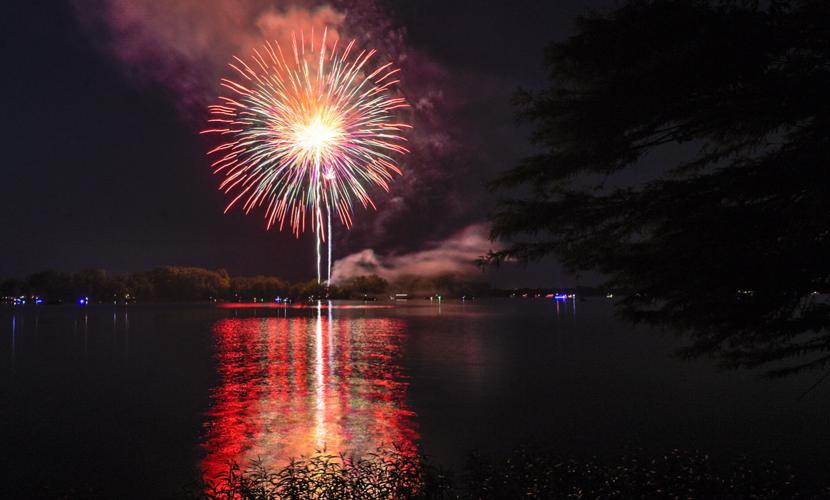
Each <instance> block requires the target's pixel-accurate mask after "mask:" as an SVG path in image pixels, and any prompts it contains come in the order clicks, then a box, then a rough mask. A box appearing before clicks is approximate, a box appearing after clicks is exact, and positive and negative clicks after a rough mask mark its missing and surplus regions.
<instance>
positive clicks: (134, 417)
mask: <svg viewBox="0 0 830 500" xmlns="http://www.w3.org/2000/svg"><path fill="white" fill-rule="evenodd" d="M680 345H681V341H680V340H678V339H676V338H674V337H673V336H671V335H670V334H667V333H660V332H656V331H653V330H647V329H643V328H634V327H632V326H630V325H628V324H626V323H622V322H620V321H618V320H616V319H615V318H614V316H613V314H612V308H611V304H610V301H607V300H605V299H594V300H588V301H584V302H577V303H573V302H568V303H559V304H557V303H555V302H552V301H550V300H541V299H536V300H527V299H524V300H522V299H514V300H508V299H505V300H494V301H481V302H473V303H467V304H460V303H445V304H443V305H442V306H440V307H439V306H437V305H435V304H430V303H429V302H420V301H417V302H408V303H405V304H403V305H395V306H392V305H384V304H372V305H369V306H364V305H362V304H355V303H339V302H338V303H335V304H333V306H332V307H327V306H326V304H323V305H322V306H321V307H319V308H318V307H310V308H289V309H286V308H266V307H250V306H248V307H239V306H237V307H232V306H224V307H223V306H221V305H220V306H205V305H158V306H156V305H154V306H144V305H131V306H90V307H86V308H81V307H75V306H42V307H33V308H15V309H12V308H4V309H0V475H2V476H3V477H4V479H5V480H4V481H2V483H0V484H2V491H0V497H4V498H5V497H11V498H17V497H25V496H31V497H48V496H51V495H54V494H57V493H72V494H75V495H79V496H83V495H85V494H86V493H94V494H96V495H100V496H107V497H116V498H123V497H133V498H150V497H157V496H160V495H165V494H171V493H172V492H175V491H176V489H177V488H178V487H180V486H182V485H184V484H187V483H189V482H191V481H193V480H194V479H196V478H199V477H207V478H210V477H212V476H214V475H215V474H217V473H218V472H220V471H221V470H223V469H224V467H225V464H226V463H227V462H228V460H235V461H238V462H243V463H244V462H247V461H249V460H252V459H256V458H261V459H262V460H263V461H264V462H265V463H266V464H268V465H273V466H279V465H283V464H285V462H286V461H287V459H288V458H290V457H292V456H300V455H308V454H310V453H312V452H314V451H315V450H318V449H326V450H329V451H333V452H340V451H347V452H358V453H360V452H365V451H370V450H372V449H374V448H376V447H378V446H382V445H388V444H392V443H395V444H399V445H413V446H416V447H417V448H418V449H419V450H420V451H421V452H423V453H426V454H428V455H431V456H433V457H434V458H435V459H436V460H437V461H438V462H440V463H443V464H446V465H448V466H453V465H458V464H460V463H461V462H462V461H463V460H464V459H465V456H466V454H467V453H468V452H469V451H471V450H478V451H483V452H486V453H493V454H498V453H500V452H503V451H505V450H510V449H511V448H514V447H517V446H543V447H545V448H547V449H551V450H555V451H557V452H558V453H561V454H563V455H572V456H576V457H589V456H594V455H596V456H599V457H613V456H616V455H619V454H622V453H625V452H628V451H631V450H633V449H641V450H643V452H645V453H660V452H664V451H667V450H670V449H671V448H683V449H697V450H702V451H704V452H707V453H711V454H712V455H713V456H715V457H724V458H734V457H735V456H736V455H738V454H744V453H746V454H750V455H752V456H757V457H760V458H774V459H776V460H778V461H783V462H789V463H791V464H792V465H793V466H794V467H795V469H796V472H798V473H799V475H801V476H805V477H807V478H821V477H823V476H825V475H826V473H827V472H828V468H830V466H828V464H830V425H828V423H829V422H830V413H829V412H828V410H830V397H828V396H830V381H829V382H828V383H827V384H823V385H820V386H819V387H818V388H817V389H816V390H814V391H812V392H811V393H810V394H809V395H807V396H806V397H804V398H801V399H799V395H800V394H802V393H803V392H804V391H805V390H806V389H807V388H808V387H809V386H811V385H812V384H813V383H814V382H815V381H816V380H817V378H818V377H820V376H821V374H820V373H816V372H813V373H809V374H806V375H802V376H797V377H791V378H787V379H783V380H772V381H770V380H767V379H764V378H761V377H760V374H758V373H752V372H732V371H720V370H718V369H717V368H715V366H714V364H713V363H711V362H710V361H707V360H697V361H683V360H679V359H676V358H673V357H672V356H671V353H672V350H673V349H674V348H676V347H678V346H680Z"/></svg>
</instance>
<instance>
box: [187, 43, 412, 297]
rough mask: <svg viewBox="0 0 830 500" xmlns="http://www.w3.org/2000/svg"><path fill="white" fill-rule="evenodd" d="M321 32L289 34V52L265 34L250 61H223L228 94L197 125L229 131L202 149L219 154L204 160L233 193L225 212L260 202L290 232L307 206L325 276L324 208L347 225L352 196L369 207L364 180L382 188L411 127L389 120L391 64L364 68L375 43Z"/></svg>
mask: <svg viewBox="0 0 830 500" xmlns="http://www.w3.org/2000/svg"><path fill="white" fill-rule="evenodd" d="M326 35H327V31H324V32H323V37H322V40H321V42H320V45H319V48H318V49H315V48H314V33H313V32H312V34H311V39H310V40H309V41H308V42H309V43H308V46H307V44H306V40H305V38H304V36H303V35H302V34H300V40H299V43H298V41H297V39H296V37H295V36H293V35H292V39H291V47H290V50H289V51H288V53H287V55H286V54H285V53H284V52H283V49H282V47H281V46H280V45H279V43H274V44H272V43H270V42H266V44H265V45H264V46H263V47H262V48H261V49H259V50H258V49H254V50H253V54H252V56H251V63H250V64H249V63H246V62H245V61H243V60H242V59H240V58H238V57H234V62H232V63H231V64H230V66H231V67H232V68H233V69H234V70H235V71H236V72H237V73H238V74H239V75H240V76H241V77H242V79H241V80H239V81H233V80H230V79H222V81H221V84H222V86H223V87H224V88H225V89H227V90H228V91H229V92H230V94H231V95H230V96H221V97H219V100H220V103H219V104H215V105H212V106H210V107H209V110H210V113H211V116H212V117H211V119H210V120H208V121H209V122H210V123H211V124H212V125H211V127H212V128H210V129H207V130H204V131H202V133H216V134H221V135H223V136H227V137H229V141H228V142H225V143H223V144H221V145H219V146H217V147H216V148H214V149H212V150H211V151H210V152H209V154H220V155H222V157H221V158H220V159H219V160H218V161H216V162H214V163H213V165H212V166H213V167H214V169H215V172H216V173H221V174H223V175H224V180H223V181H222V183H221V184H220V189H222V190H223V191H224V192H225V193H228V194H231V193H233V195H234V196H233V198H232V199H231V201H230V203H228V206H227V207H226V209H225V212H226V213H227V211H228V210H230V209H231V208H232V207H233V206H234V205H236V204H237V203H238V202H241V203H242V207H243V209H244V211H245V213H249V212H250V211H251V210H252V209H254V208H255V207H260V206H265V207H266V208H265V219H266V221H267V223H266V225H267V227H268V228H270V227H271V226H273V225H274V224H276V223H279V228H280V230H282V228H283V226H284V224H285V221H286V219H288V221H289V224H290V226H291V228H292V230H293V232H294V234H295V235H297V236H298V237H299V234H300V232H302V231H304V230H305V225H306V215H309V218H310V221H311V227H312V229H313V230H314V232H315V235H316V237H317V280H318V281H320V242H321V240H322V241H326V240H327V241H328V278H329V279H331V211H332V209H334V210H335V212H336V213H337V215H338V217H339V219H340V221H341V222H342V223H343V224H344V225H345V226H346V227H350V226H351V224H352V214H353V210H354V203H355V201H356V202H359V203H360V204H361V205H363V207H364V208H366V207H368V206H372V207H373V208H374V206H375V205H374V203H373V202H372V199H371V198H370V197H369V193H368V190H367V188H368V187H371V186H380V187H381V188H383V189H384V190H387V191H388V189H389V181H390V180H391V179H392V178H393V176H394V174H400V173H401V172H400V170H399V169H398V167H397V166H396V165H395V160H394V158H393V156H394V155H395V154H398V153H406V152H407V149H406V148H405V147H404V146H403V145H402V143H403V142H404V141H405V139H404V138H403V136H402V135H401V134H402V131H403V130H404V129H407V128H410V126H409V125H408V124H406V123H403V122H400V121H396V120H395V110H396V109H399V108H403V107H407V104H406V101H405V100H404V98H402V97H395V96H393V95H392V94H391V92H390V88H391V87H392V86H393V85H395V84H396V83H398V80H397V79H395V78H394V75H395V74H396V73H397V72H398V70H397V69H394V68H392V66H391V63H387V64H384V65H382V66H380V67H377V68H376V69H374V70H371V71H370V70H368V69H367V67H368V64H369V61H370V59H371V58H372V56H373V55H374V54H375V52H376V51H375V50H362V51H360V52H359V53H357V52H358V51H357V49H356V48H355V41H354V40H352V41H351V42H349V43H348V45H346V46H345V48H343V49H342V51H340V50H338V41H337V40H335V41H334V43H332V44H327V41H326ZM329 45H331V46H329ZM324 217H325V220H326V221H327V228H324V227H323V221H324Z"/></svg>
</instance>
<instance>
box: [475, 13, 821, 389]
mask: <svg viewBox="0 0 830 500" xmlns="http://www.w3.org/2000/svg"><path fill="white" fill-rule="evenodd" d="M546 56H547V65H548V68H549V86H548V87H547V88H546V89H545V90H543V91H541V92H538V93H531V92H520V93H519V95H518V96H517V97H516V103H517V106H518V109H519V115H520V118H521V119H523V120H525V121H527V122H529V123H531V124H532V125H533V127H534V130H533V135H532V141H533V142H534V143H535V144H536V145H537V146H539V149H540V152H539V153H538V154H536V155H534V156H531V157H529V158H526V159H525V160H523V161H522V162H521V163H519V164H518V165H517V166H516V167H514V168H513V169H511V170H509V171H507V172H506V173H504V174H503V175H502V176H501V177H499V178H498V179H496V180H495V181H494V182H493V187H494V188H498V189H505V188H510V187H513V188H515V187H520V188H522V189H523V191H522V192H521V193H522V194H521V195H516V196H514V199H511V200H507V201H504V202H502V203H501V204H500V206H499V208H498V209H497V211H496V212H495V213H494V215H493V229H492V236H493V237H494V238H500V239H502V240H505V241H507V242H508V246H507V248H506V249H505V250H504V251H501V252H497V253H493V254H491V255H489V259H490V260H494V261H499V260H501V259H505V258H517V259H524V260H528V259H535V258H539V257H541V256H543V255H547V254H551V253H552V254H555V255H557V256H558V257H559V258H560V259H561V260H562V261H563V262H564V263H565V264H566V265H567V266H568V267H570V268H571V269H573V270H578V271H585V270H593V271H599V272H600V273H602V274H604V275H605V276H607V277H608V283H607V285H608V286H611V287H621V288H626V289H629V290H631V291H632V292H636V293H631V294H629V295H628V296H627V297H626V298H625V299H623V300H622V301H621V302H620V303H619V308H620V312H621V313H622V314H623V315H624V316H626V317H628V318H630V319H633V320H635V321H643V322H648V323H653V324H658V325H672V326H674V327H678V328H679V329H680V330H682V331H686V332H689V333H691V334H692V338H693V343H692V345H691V346H690V348H689V349H688V350H686V351H685V353H686V354H689V355H696V354H701V353H715V354H716V355H717V356H719V357H720V358H721V359H722V360H723V361H724V362H725V363H726V364H728V365H730V366H748V367H753V366H758V365H761V364H766V363H770V362H773V361H776V360H779V361H780V360H783V359H789V361H788V362H786V363H775V364H772V365H767V366H768V369H769V370H770V373H772V374H784V373H791V372H792V371H796V370H800V369H804V368H808V367H821V366H824V365H826V364H827V363H828V361H830V335H829V334H828V332H827V331H826V327H827V325H828V319H830V309H828V300H827V299H826V298H824V296H823V295H821V294H815V293H813V292H816V291H819V292H824V291H827V290H828V280H830V260H828V256H830V197H828V194H830V165H828V159H830V98H828V90H830V2H826V1H807V0H805V1H792V2H783V1H770V2H752V1H744V2H740V1H731V2H730V1H717V2H716V1H711V2H709V1H688V0H686V1H680V0H678V1H671V0H652V1H629V2H627V3H625V4H624V5H622V6H621V7H619V8H617V9H616V10H614V11H612V12H610V13H608V14H605V15H601V14H596V13H593V14H590V15H587V16H585V17H582V18H580V19H579V20H578V31H577V33H576V34H575V35H574V36H573V37H571V38H570V39H568V40H567V41H565V42H562V43H556V44H553V45H552V46H550V47H549V48H548V50H547V53H546ZM678 144H682V145H685V146H683V147H682V148H679V147H677V146H676V145H678ZM681 149H682V151H680V150H681ZM655 153H656V154H655ZM681 153H682V154H681ZM649 154H655V155H654V156H653V157H652V158H654V157H658V156H659V157H660V158H665V157H671V158H673V159H672V160H664V161H662V162H660V166H661V167H662V174H661V175H658V176H657V178H654V179H652V180H650V181H646V182H640V183H636V184H631V183H630V182H628V181H629V180H630V179H628V178H627V177H631V176H632V175H633V176H636V175H642V171H641V170H640V169H642V165H643V161H642V160H643V158H644V157H646V156H647V155H649ZM790 358H791V359H790Z"/></svg>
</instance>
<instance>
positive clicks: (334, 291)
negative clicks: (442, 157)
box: [0, 266, 492, 303]
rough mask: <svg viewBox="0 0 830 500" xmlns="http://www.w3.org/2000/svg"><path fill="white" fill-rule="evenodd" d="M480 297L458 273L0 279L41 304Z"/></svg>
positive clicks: (191, 271) (2, 291)
mask: <svg viewBox="0 0 830 500" xmlns="http://www.w3.org/2000/svg"><path fill="white" fill-rule="evenodd" d="M399 292H400V293H409V294H417V295H424V296H428V295H435V294H438V295H444V296H446V297H462V296H483V295H489V294H491V293H492V290H491V288H490V286H489V285H487V284H486V283H483V282H480V281H471V280H469V279H467V278H464V277H461V276H456V275H450V274H447V275H441V276H437V277H433V278H423V277H414V276H408V277H403V278H401V279H398V280H396V281H395V282H393V283H389V282H388V281H387V280H385V279H383V278H381V277H379V276H377V275H367V276H356V277H352V278H349V279H346V280H343V281H341V282H339V283H336V284H335V285H332V286H331V287H326V286H324V285H320V284H318V283H317V281H316V280H310V281H297V282H291V281H288V280H285V279H283V278H279V277H276V276H230V275H229V274H228V272H227V271H226V270H224V269H216V270H212V269H203V268H199V267H178V266H164V267H158V268H155V269H152V270H149V271H141V272H132V273H127V274H112V273H108V272H106V271H104V270H100V269H95V270H86V271H80V272H76V273H67V272H61V271H53V270H50V271H42V272H38V273H35V274H32V275H30V276H28V277H26V278H23V279H14V278H10V279H5V280H0V297H5V298H11V297H21V296H24V297H34V296H37V297H40V298H41V299H42V300H43V301H45V302H52V303H60V302H75V301H77V300H79V298H82V297H88V298H89V300H90V302H111V301H118V302H123V301H140V302H157V301H207V300H222V301H245V302H248V301H253V300H263V301H273V300H274V299H275V298H277V297H281V298H290V299H293V300H309V299H316V298H332V299H362V298H375V297H383V296H386V295H387V294H393V293H399Z"/></svg>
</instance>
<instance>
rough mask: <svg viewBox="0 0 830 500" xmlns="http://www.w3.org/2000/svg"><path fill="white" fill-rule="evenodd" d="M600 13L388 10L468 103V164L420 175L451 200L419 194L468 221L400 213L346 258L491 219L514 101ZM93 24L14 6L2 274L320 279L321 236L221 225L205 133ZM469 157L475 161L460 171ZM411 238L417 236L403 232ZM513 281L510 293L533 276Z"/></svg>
mask: <svg viewBox="0 0 830 500" xmlns="http://www.w3.org/2000/svg"><path fill="white" fill-rule="evenodd" d="M125 1H126V0H125ZM603 3H605V2H602V1H600V0H596V1H593V2H579V1H574V0H568V1H549V2H542V1H515V0H514V1H510V2H481V1H437V0H417V1H413V0H387V1H386V2H385V3H384V4H383V7H384V8H385V9H386V11H387V14H388V15H389V17H390V19H391V21H392V24H393V25H394V26H397V27H399V28H403V29H404V30H405V33H406V36H407V42H406V43H407V45H409V46H411V47H412V48H413V49H414V50H417V51H419V52H420V53H422V54H424V55H425V56H426V57H428V58H429V59H430V60H431V61H434V62H435V64H436V65H437V66H439V67H441V68H443V70H444V71H445V72H446V74H447V77H446V78H447V85H446V86H447V92H448V94H452V93H453V92H455V93H456V94H457V95H462V94H463V99H455V101H456V102H455V104H454V106H453V107H452V109H451V110H449V111H448V112H447V116H444V117H443V119H444V122H443V123H451V124H452V138H453V140H454V141H457V142H459V143H460V144H463V146H464V147H463V148H462V152H461V153H457V154H456V156H455V157H453V158H451V159H447V160H445V161H444V162H443V163H441V164H440V165H437V166H436V165H434V163H435V162H431V163H433V165H431V167H427V166H424V167H423V168H424V169H425V170H426V169H428V168H440V169H441V170H442V171H443V173H444V174H445V177H442V178H441V179H439V180H436V183H437V184H440V186H436V185H430V184H429V182H427V181H425V182H424V183H423V184H421V185H417V186H415V187H414V188H413V189H414V191H410V192H407V193H406V196H408V197H411V198H412V200H423V199H429V197H430V196H434V197H435V199H436V200H438V199H440V200H442V202H443V203H448V202H452V204H453V206H456V207H458V208H457V210H454V211H453V213H452V215H451V216H447V217H445V216H444V215H445V214H444V213H442V212H441V211H442V210H445V208H442V206H441V204H440V203H438V204H432V205H418V204H409V203H407V204H406V205H405V206H406V207H412V208H411V209H410V208H406V209H404V210H403V211H407V210H408V211H409V212H412V213H410V214H406V213H405V214H399V215H400V220H401V221H407V220H409V221H410V222H409V223H403V222H402V223H398V224H389V225H388V226H386V227H381V229H379V230H378V229H377V228H376V230H375V232H372V231H365V230H364V231H362V232H361V231H360V228H358V231H357V232H356V233H355V236H352V235H341V237H340V238H339V240H338V241H339V242H340V247H339V248H337V252H339V253H340V254H341V255H343V254H346V253H351V252H354V251H357V250H360V249H362V248H364V247H373V248H376V249H377V250H378V251H385V252H397V253H404V252H409V251H414V250H418V249H419V248H422V247H423V246H424V245H425V244H426V242H430V241H432V242H434V241H438V240H441V239H442V238H445V237H447V236H449V235H450V234H451V233H453V232H454V231H457V230H460V229H462V228H463V227H465V226H467V225H468V224H472V223H476V222H481V221H483V220H484V219H485V217H486V213H487V211H488V210H490V209H491V208H492V204H493V201H494V198H493V197H492V196H490V195H487V194H486V192H485V190H484V187H483V184H484V182H485V181H486V180H487V179H488V178H489V177H492V176H493V175H494V174H495V173H496V172H498V171H499V170H501V169H504V168H507V167H509V166H511V165H512V163H513V162H515V161H516V160H517V159H518V158H520V157H521V156H522V155H523V154H525V153H527V152H528V151H530V149H529V146H528V145H527V142H526V135H527V130H524V129H520V128H517V127H516V125H515V124H514V122H513V120H512V110H511V107H510V104H509V99H510V96H511V94H512V93H513V92H514V91H515V90H516V88H517V87H519V86H527V87H535V86H539V85H540V84H541V83H542V82H543V78H544V69H543V65H542V58H543V50H544V47H545V45H546V44H547V43H548V42H549V41H550V40H553V39H561V38H563V37H565V36H567V34H568V33H569V32H570V31H571V30H572V27H573V20H574V17H575V16H576V15H577V14H579V13H582V12H584V11H585V9H586V8H587V6H588V4H590V5H591V6H593V7H598V6H601V5H602V4H603ZM90 15H92V14H90ZM82 17H83V16H82V15H80V16H79V14H78V9H77V8H76V4H73V3H71V2H61V1H51V2H46V1H13V2H10V3H7V4H4V16H3V21H2V22H3V24H4V26H3V31H2V33H3V35H2V55H3V64H4V68H5V69H4V71H3V73H4V77H3V78H2V79H0V86H2V94H3V96H4V99H3V101H4V106H3V108H4V109H3V117H4V120H3V129H4V130H3V139H4V147H3V159H2V163H0V165H1V166H0V168H2V183H0V189H2V195H0V196H2V197H1V198H0V199H2V202H0V203H2V205H1V206H0V226H1V227H2V228H3V233H2V234H3V236H2V239H0V241H1V242H2V245H0V257H2V258H1V259H0V276H9V275H22V274H26V273H30V272H33V271H37V270H42V269H46V268H55V269H62V270H69V271H72V270H79V269H83V268H105V269H108V270H112V271H116V272H121V271H128V270H139V269H146V268H150V267H152V266H156V265H165V264H172V265H197V266H204V267H225V268H227V269H228V270H229V271H231V273H237V274H254V273H268V274H279V275H283V276H286V277H289V278H299V277H310V276H311V274H312V271H313V269H312V264H311V258H310V253H311V252H310V249H311V246H312V239H311V236H310V235H309V234H307V235H306V236H305V237H303V238H301V239H300V240H299V241H298V240H296V239H295V238H294V237H293V236H292V235H291V234H289V233H279V232H277V231H274V230H272V231H270V232H265V230H264V223H263V220H262V218H261V217H260V214H257V215H255V216H248V217H245V216H243V215H241V214H240V213H239V212H232V213H230V214H228V215H223V213H222V212H223V208H224V204H225V202H226V199H225V197H224V195H223V194H221V193H220V192H218V191H217V189H216V184H217V179H216V178H215V177H214V176H212V175H211V173H210V170H209V168H208V166H209V162H208V161H207V159H206V157H205V151H206V149H207V142H206V140H205V139H204V138H203V137H201V136H199V135H198V134H197V132H198V124H196V123H194V121H193V119H192V117H183V115H182V113H180V110H179V109H178V108H177V102H176V101H177V96H176V95H175V94H174V93H173V92H171V91H170V90H169V89H168V88H165V86H164V85H158V84H152V83H148V82H146V81H141V82H139V81H136V80H135V79H134V78H133V76H132V74H131V73H130V72H129V71H125V70H124V67H123V64H122V62H121V61H119V60H118V59H117V58H116V57H114V56H113V54H112V53H111V52H110V51H109V50H107V49H106V47H103V46H102V45H103V44H102V43H101V39H100V37H98V36H95V35H94V34H91V33H90V28H89V25H88V24H87V23H84V22H82V20H81V19H80V18H82ZM418 76H419V75H409V76H407V77H408V78H412V77H415V78H418ZM433 84H434V85H436V86H438V87H440V86H441V85H442V82H440V81H436V82H433ZM467 151H474V152H475V153H474V154H471V155H467V158H466V159H461V160H460V159H459V158H458V155H461V154H465V153H464V152H467ZM414 158H416V159H417V158H418V157H417V155H415V156H414ZM424 163H426V162H424ZM409 168H411V169H418V168H421V167H420V166H419V165H417V164H413V165H410V166H409ZM456 168H457V169H458V174H457V175H456V170H454V169H456ZM415 177H417V176H415ZM422 179H423V177H422ZM376 196H377V197H383V196H384V194H383V193H379V194H377V195H376ZM407 201H410V200H407ZM429 206H435V207H436V208H435V211H436V213H431V212H430V209H429V208H428V207H429ZM425 207H426V208H425ZM379 215H380V214H377V213H374V212H367V213H364V214H360V216H361V217H364V218H368V220H371V219H372V218H375V217H378V216H379ZM407 218H409V219H407ZM408 224H409V225H410V228H411V227H417V228H418V229H417V230H415V231H408V230H407V231H403V230H402V229H401V228H402V227H404V228H405V226H407V225H408ZM392 226H395V227H396V229H392V228H391V227H392ZM379 227H380V226H379ZM534 269H537V270H538V269H541V270H543V276H544V278H543V279H544V281H545V282H547V281H551V282H554V281H556V280H562V279H564V275H563V274H561V272H560V271H558V269H557V267H556V266H555V265H552V264H547V265H543V266H541V267H537V268H534ZM512 273H513V274H512V275H511V279H510V280H508V281H516V280H519V281H520V280H521V279H522V277H523V276H526V275H527V274H528V273H527V271H525V272H516V271H513V272H512ZM532 274H533V275H534V276H535V277H536V278H537V280H536V281H537V282H538V279H540V278H539V275H538V272H536V271H534V272H533V273H532Z"/></svg>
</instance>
